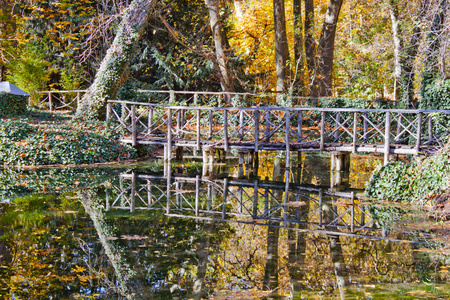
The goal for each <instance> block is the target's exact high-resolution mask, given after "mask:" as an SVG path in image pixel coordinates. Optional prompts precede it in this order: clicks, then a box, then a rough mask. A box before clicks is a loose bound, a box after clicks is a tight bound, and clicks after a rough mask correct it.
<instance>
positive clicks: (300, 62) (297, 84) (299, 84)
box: [293, 0, 306, 96]
mask: <svg viewBox="0 0 450 300" xmlns="http://www.w3.org/2000/svg"><path fill="white" fill-rule="evenodd" d="M293 6H294V7H293V13H294V53H295V77H294V82H293V86H294V91H295V94H296V95H302V96H304V95H305V92H306V91H305V55H304V52H303V43H304V41H303V23H302V1H301V0H294V2H293Z"/></svg>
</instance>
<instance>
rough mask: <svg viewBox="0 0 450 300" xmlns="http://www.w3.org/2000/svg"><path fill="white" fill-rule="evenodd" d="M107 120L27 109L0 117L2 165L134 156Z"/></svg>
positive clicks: (111, 159) (70, 161)
mask: <svg viewBox="0 0 450 300" xmlns="http://www.w3.org/2000/svg"><path fill="white" fill-rule="evenodd" d="M117 138H118V135H117V134H116V133H115V132H113V131H112V130H111V129H110V128H109V127H108V126H107V124H106V123H104V122H89V123H86V122H76V121H72V118H71V116H68V115H66V114H62V113H50V112H38V111H36V112H33V111H32V112H27V113H25V114H21V115H18V116H14V117H9V116H5V117H3V118H1V119H0V165H5V166H8V165H18V166H23V165H55V164H65V165H69V164H92V163H104V162H110V161H117V160H121V159H128V158H133V157H135V155H136V150H135V149H134V148H132V147H131V146H129V145H124V144H121V143H119V142H118V141H117Z"/></svg>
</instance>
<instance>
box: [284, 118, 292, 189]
mask: <svg viewBox="0 0 450 300" xmlns="http://www.w3.org/2000/svg"><path fill="white" fill-rule="evenodd" d="M285 114H286V169H288V170H289V168H290V166H291V141H290V133H291V112H290V111H289V110H286V113H285ZM286 181H288V180H287V179H286Z"/></svg>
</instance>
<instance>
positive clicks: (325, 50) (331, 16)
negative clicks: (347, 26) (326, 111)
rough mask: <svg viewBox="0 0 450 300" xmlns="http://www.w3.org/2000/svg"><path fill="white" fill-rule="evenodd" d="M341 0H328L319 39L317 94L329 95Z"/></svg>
mask: <svg viewBox="0 0 450 300" xmlns="http://www.w3.org/2000/svg"><path fill="white" fill-rule="evenodd" d="M342 2H343V0H330V2H329V3H328V9H327V13H326V15H325V20H324V22H323V28H322V34H321V36H320V40H319V69H320V75H321V76H320V80H319V95H320V96H322V97H329V96H331V95H332V88H333V84H332V83H333V78H332V75H333V59H334V42H335V37H336V25H337V21H338V17H339V12H340V11H341V7H342Z"/></svg>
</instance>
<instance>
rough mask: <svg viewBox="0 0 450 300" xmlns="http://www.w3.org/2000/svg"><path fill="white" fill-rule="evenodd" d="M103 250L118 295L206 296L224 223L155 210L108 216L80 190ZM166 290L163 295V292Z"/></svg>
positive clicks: (97, 200) (140, 297)
mask: <svg viewBox="0 0 450 300" xmlns="http://www.w3.org/2000/svg"><path fill="white" fill-rule="evenodd" d="M81 199H82V200H81V201H82V203H83V205H84V207H85V209H86V212H87V213H88V214H89V216H90V218H91V219H92V220H93V222H94V227H95V228H96V231H97V234H98V237H99V239H100V243H101V244H102V247H103V251H104V253H105V255H106V256H107V257H108V260H109V262H110V263H111V265H112V267H113V268H114V273H115V280H116V281H117V282H118V284H119V288H120V294H122V295H123V296H125V297H127V298H129V299H148V298H149V297H150V296H151V295H153V294H157V295H159V296H158V297H173V296H179V297H188V298H193V299H201V298H204V297H205V296H206V295H207V294H208V293H210V289H211V287H209V286H208V283H207V282H205V278H206V277H207V274H208V262H209V256H210V253H211V252H212V253H214V251H215V250H214V245H218V243H219V242H218V240H219V239H221V236H222V235H223V233H224V232H225V230H219V229H220V228H221V227H222V224H216V223H214V222H197V221H195V220H183V219H177V218H166V217H164V216H163V212H158V211H153V212H152V214H151V215H150V216H147V217H148V218H146V219H144V220H141V219H133V218H132V215H130V216H127V217H131V219H128V218H120V217H114V218H108V217H107V215H106V214H105V210H104V207H103V206H102V203H101V202H99V198H98V197H95V196H94V195H91V194H89V193H88V192H83V193H81ZM164 295H165V296H164Z"/></svg>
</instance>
